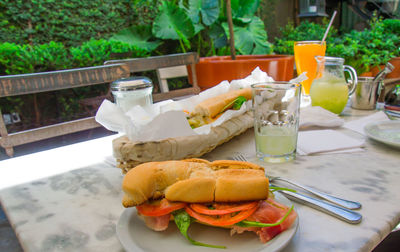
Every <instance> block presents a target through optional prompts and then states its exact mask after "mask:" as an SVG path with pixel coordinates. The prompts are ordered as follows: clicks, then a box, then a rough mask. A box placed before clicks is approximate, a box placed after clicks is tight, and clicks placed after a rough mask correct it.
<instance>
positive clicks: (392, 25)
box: [382, 19, 400, 36]
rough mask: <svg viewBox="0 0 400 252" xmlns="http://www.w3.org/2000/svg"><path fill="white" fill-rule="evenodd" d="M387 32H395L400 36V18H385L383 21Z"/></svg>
mask: <svg viewBox="0 0 400 252" xmlns="http://www.w3.org/2000/svg"><path fill="white" fill-rule="evenodd" d="M382 23H383V26H384V29H385V32H386V33H394V34H396V35H397V36H400V20H399V19H385V20H383V21H382Z"/></svg>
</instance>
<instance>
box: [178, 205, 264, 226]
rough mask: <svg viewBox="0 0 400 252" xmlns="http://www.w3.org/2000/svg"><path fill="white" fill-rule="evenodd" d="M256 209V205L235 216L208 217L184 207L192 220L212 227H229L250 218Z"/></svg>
mask: <svg viewBox="0 0 400 252" xmlns="http://www.w3.org/2000/svg"><path fill="white" fill-rule="evenodd" d="M257 208H258V205H256V206H255V207H253V208H250V209H248V210H243V211H240V212H238V213H237V214H236V215H233V216H232V214H230V213H229V214H223V215H215V216H210V215H204V214H199V213H197V212H195V211H194V210H193V209H192V208H190V207H185V211H186V212H187V213H188V214H189V215H190V216H192V217H193V218H195V219H197V220H198V221H200V222H203V223H206V224H208V225H212V226H219V227H223V226H230V225H233V224H235V223H238V222H240V221H242V220H244V219H246V218H247V217H249V216H251V215H252V214H253V213H254V212H255V211H256V210H257Z"/></svg>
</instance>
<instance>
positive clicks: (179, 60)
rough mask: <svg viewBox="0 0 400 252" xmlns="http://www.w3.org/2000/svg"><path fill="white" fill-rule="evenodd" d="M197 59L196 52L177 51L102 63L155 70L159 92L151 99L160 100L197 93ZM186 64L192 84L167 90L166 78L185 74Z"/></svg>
mask: <svg viewBox="0 0 400 252" xmlns="http://www.w3.org/2000/svg"><path fill="white" fill-rule="evenodd" d="M198 61H199V57H198V54H197V53H194V52H190V53H179V54H170V55H164V56H154V57H148V58H135V59H124V60H109V61H106V62H105V63H104V64H105V65H108V64H117V63H119V64H126V65H128V67H129V71H130V72H131V73H137V72H145V71H150V70H157V71H158V77H159V85H160V90H161V93H154V94H153V101H154V102H157V101H161V100H166V99H172V98H176V97H182V96H187V95H192V94H198V93H199V92H200V88H199V87H198V85H197V76H196V67H195V66H196V63H197V62H198ZM186 65H190V69H191V72H192V73H193V74H192V84H193V86H192V87H190V88H183V89H177V90H172V91H169V89H168V84H167V83H166V80H167V79H168V78H173V77H181V76H187V71H186V73H185V70H183V68H185V69H186Z"/></svg>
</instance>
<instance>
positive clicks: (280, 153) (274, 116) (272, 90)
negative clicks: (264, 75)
mask: <svg viewBox="0 0 400 252" xmlns="http://www.w3.org/2000/svg"><path fill="white" fill-rule="evenodd" d="M251 87H252V92H253V110H254V132H255V142H256V152H257V157H258V158H260V159H261V160H263V161H265V162H270V163H282V162H286V161H290V160H293V159H294V158H295V157H296V146H297V133H298V127H299V109H300V94H301V85H300V84H298V83H289V82H281V81H276V82H266V83H260V84H254V85H252V86H251Z"/></svg>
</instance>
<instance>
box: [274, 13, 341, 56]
mask: <svg viewBox="0 0 400 252" xmlns="http://www.w3.org/2000/svg"><path fill="white" fill-rule="evenodd" d="M327 23H328V20H327V19H324V20H323V23H322V24H317V23H313V22H309V21H307V20H306V21H303V22H301V23H300V25H299V26H297V27H294V25H293V23H288V24H287V25H286V26H285V27H283V28H281V29H280V31H281V34H282V35H281V36H280V37H279V38H275V42H274V52H275V53H277V54H289V55H293V54H294V52H293V46H294V42H295V41H306V40H321V39H322V38H323V37H324V34H325V30H326V27H327V26H328V24H327ZM337 33H338V31H337V30H336V29H335V28H333V27H331V29H330V31H329V33H328V36H327V38H326V40H327V45H329V43H330V42H331V41H332V40H333V39H334V38H335V37H336V36H337Z"/></svg>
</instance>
